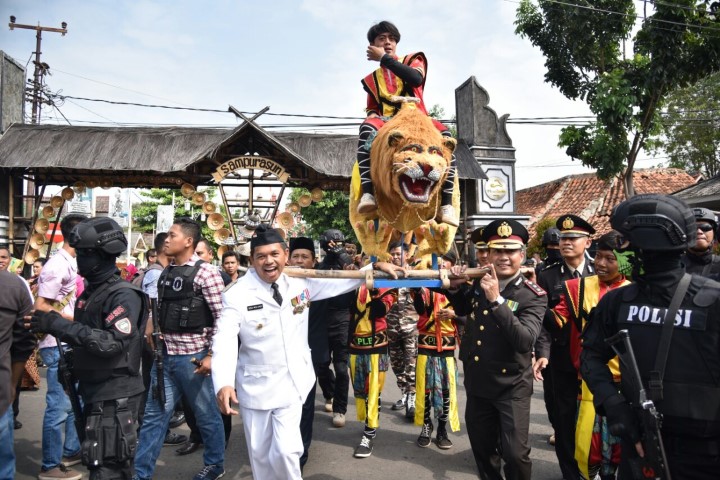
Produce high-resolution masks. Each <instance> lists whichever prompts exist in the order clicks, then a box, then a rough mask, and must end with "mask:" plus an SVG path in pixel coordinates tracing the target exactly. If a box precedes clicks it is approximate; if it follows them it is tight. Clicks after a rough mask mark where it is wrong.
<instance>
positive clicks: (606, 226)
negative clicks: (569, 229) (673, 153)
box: [515, 168, 698, 236]
mask: <svg viewBox="0 0 720 480" xmlns="http://www.w3.org/2000/svg"><path fill="white" fill-rule="evenodd" d="M633 180H634V183H635V192H636V193H638V194H640V193H662V194H670V193H673V192H675V191H677V190H681V189H683V188H686V187H688V186H690V185H693V184H695V183H696V182H697V181H698V178H696V177H693V176H691V175H689V174H688V173H687V172H685V171H684V170H681V169H678V168H648V169H639V170H635V172H634V173H633ZM515 198H516V205H517V212H518V213H519V214H521V215H530V222H529V225H528V227H529V228H528V231H529V232H530V235H531V236H532V235H534V234H535V225H536V224H537V222H539V221H540V220H542V219H543V218H545V217H552V218H558V217H560V216H561V215H565V214H569V213H572V214H574V215H578V216H579V217H581V218H583V219H585V220H587V221H588V222H590V223H591V224H592V225H593V227H595V229H596V230H597V235H602V234H604V233H606V232H608V231H610V213H611V212H612V209H613V207H614V206H615V205H617V204H619V203H620V202H622V201H623V200H625V193H624V192H623V184H622V181H621V180H620V179H618V178H614V179H612V180H607V181H605V180H600V179H599V178H597V176H596V175H595V174H594V173H583V174H581V175H568V176H566V177H563V178H560V179H558V180H553V181H552V182H548V183H543V184H541V185H536V186H534V187H530V188H525V189H523V190H518V191H517V192H516V193H515Z"/></svg>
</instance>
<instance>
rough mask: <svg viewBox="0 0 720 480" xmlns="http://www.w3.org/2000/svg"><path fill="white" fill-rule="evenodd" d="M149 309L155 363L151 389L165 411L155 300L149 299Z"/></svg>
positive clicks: (160, 345) (161, 357)
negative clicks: (154, 379)
mask: <svg viewBox="0 0 720 480" xmlns="http://www.w3.org/2000/svg"><path fill="white" fill-rule="evenodd" d="M150 309H151V315H152V322H153V333H152V336H153V359H154V361H155V377H156V378H157V383H156V384H155V386H154V387H152V389H153V392H152V393H153V397H154V398H157V400H158V403H160V408H161V409H162V410H165V371H164V367H163V339H162V332H161V331H160V322H159V320H158V315H159V314H158V308H157V299H156V298H151V299H150Z"/></svg>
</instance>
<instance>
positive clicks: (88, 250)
mask: <svg viewBox="0 0 720 480" xmlns="http://www.w3.org/2000/svg"><path fill="white" fill-rule="evenodd" d="M68 241H69V242H70V245H71V246H72V247H73V248H75V250H76V252H77V264H78V273H79V274H80V275H82V276H83V277H84V278H85V280H87V283H88V287H87V288H86V289H85V291H84V292H83V294H82V295H81V296H80V297H79V298H78V300H77V302H76V305H75V313H74V318H75V321H73V322H70V321H67V320H65V319H64V318H62V317H61V316H60V315H59V314H58V313H57V312H54V311H51V312H40V311H36V312H35V313H34V315H33V316H32V318H31V319H30V318H28V317H26V318H27V319H28V320H29V321H28V323H26V327H29V328H32V329H33V330H34V331H38V332H48V333H51V334H52V335H54V336H56V337H58V338H60V339H62V340H63V341H65V342H67V343H69V344H70V345H72V346H73V352H74V354H73V365H72V372H73V375H74V377H75V378H76V379H77V381H78V382H79V387H78V391H79V394H80V396H81V397H82V400H83V404H84V408H83V413H84V416H85V419H86V420H85V425H86V428H85V437H86V439H85V441H84V442H83V444H82V462H83V465H85V466H86V467H88V469H89V470H90V478H91V479H102V480H106V479H130V477H131V475H132V469H133V458H134V455H135V446H136V442H137V437H136V433H135V430H136V426H135V421H136V420H137V414H138V408H139V403H140V398H141V397H142V393H143V390H144V387H143V382H142V377H141V375H140V358H141V352H142V348H143V331H144V328H145V321H146V319H147V311H148V308H147V304H146V300H145V298H146V297H145V295H144V294H143V293H142V291H141V290H140V289H139V288H138V287H136V286H134V285H132V284H131V283H129V282H127V281H125V280H123V279H121V278H120V273H119V271H118V270H117V268H116V266H115V261H116V258H117V256H118V255H120V254H121V253H122V252H124V251H126V250H127V239H126V238H125V234H124V233H123V231H122V228H120V226H119V225H118V224H117V223H116V222H115V221H114V220H112V219H110V218H106V217H97V218H89V219H86V220H83V221H82V222H80V223H79V224H78V225H76V226H75V228H74V229H73V230H72V233H71V235H70V237H69V238H68Z"/></svg>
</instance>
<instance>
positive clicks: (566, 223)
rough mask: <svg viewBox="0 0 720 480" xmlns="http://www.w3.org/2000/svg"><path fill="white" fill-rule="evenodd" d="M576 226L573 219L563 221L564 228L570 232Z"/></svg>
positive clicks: (568, 218)
mask: <svg viewBox="0 0 720 480" xmlns="http://www.w3.org/2000/svg"><path fill="white" fill-rule="evenodd" d="M574 226H575V222H573V221H572V218H570V217H567V218H565V220H563V223H562V227H563V229H565V230H570V229H571V228H573V227H574Z"/></svg>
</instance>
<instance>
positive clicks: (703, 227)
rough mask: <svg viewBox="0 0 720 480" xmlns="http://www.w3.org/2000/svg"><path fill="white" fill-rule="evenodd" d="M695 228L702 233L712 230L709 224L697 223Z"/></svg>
mask: <svg viewBox="0 0 720 480" xmlns="http://www.w3.org/2000/svg"><path fill="white" fill-rule="evenodd" d="M697 228H698V229H699V230H701V231H703V232H711V231H713V230H714V228H713V226H712V225H710V224H709V223H698V224H697Z"/></svg>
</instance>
